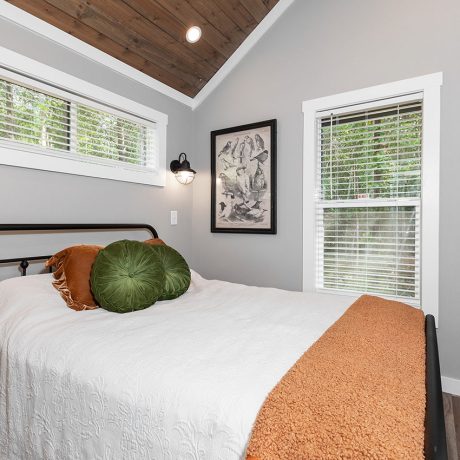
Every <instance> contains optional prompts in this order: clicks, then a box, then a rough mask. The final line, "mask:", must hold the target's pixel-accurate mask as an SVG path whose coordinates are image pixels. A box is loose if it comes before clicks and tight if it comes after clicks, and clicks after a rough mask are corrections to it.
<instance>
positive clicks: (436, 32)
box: [192, 0, 460, 378]
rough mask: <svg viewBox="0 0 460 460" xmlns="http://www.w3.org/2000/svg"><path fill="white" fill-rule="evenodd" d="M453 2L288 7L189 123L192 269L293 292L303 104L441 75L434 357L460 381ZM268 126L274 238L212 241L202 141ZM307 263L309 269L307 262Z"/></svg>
mask: <svg viewBox="0 0 460 460" xmlns="http://www.w3.org/2000/svg"><path fill="white" fill-rule="evenodd" d="M459 21H460V2H458V0H441V1H439V0H404V1H401V0H387V1H385V2H378V1H376V0H371V1H364V0H348V1H346V2H345V1H341V0H322V1H314V0H309V1H306V0H296V2H295V3H294V4H293V5H292V6H291V7H290V8H289V9H288V10H287V11H286V12H285V13H284V15H283V16H282V17H281V18H280V19H279V21H278V22H277V23H276V24H275V25H274V26H273V27H272V28H271V29H270V30H269V31H268V33H267V34H266V35H265V36H264V37H263V38H262V40H261V41H259V43H258V44H257V45H256V46H255V47H254V48H253V49H252V50H251V51H250V53H249V54H248V55H247V56H246V57H245V58H244V60H243V61H242V62H241V63H240V64H239V65H238V66H237V68H236V69H235V70H234V71H233V72H232V73H231V74H230V75H229V77H227V78H226V80H225V81H224V82H223V83H222V84H221V85H220V86H219V87H218V88H217V89H216V90H215V91H214V92H213V93H212V94H211V96H210V97H209V98H208V99H206V101H205V102H204V103H203V104H202V105H201V106H200V107H199V108H198V109H197V111H196V114H195V126H196V127H195V130H196V133H197V134H196V145H195V155H194V161H193V166H194V167H197V168H198V175H197V179H196V180H195V184H194V187H195V188H194V197H193V242H194V243H193V244H194V246H195V247H196V248H199V250H197V251H195V252H194V254H193V259H192V260H193V265H194V267H195V268H196V269H197V270H198V271H199V272H201V273H202V274H203V275H204V276H206V277H211V278H214V277H215V278H222V279H226V280H229V281H236V282H244V283H248V284H255V285H260V286H266V285H270V286H276V287H279V288H284V289H292V290H300V289H301V277H302V174H301V166H302V136H303V132H302V113H301V102H302V101H303V100H307V99H312V98H316V97H321V96H327V95H331V94H335V93H338V92H342V91H348V90H353V89H358V88H362V87H367V86H372V85H376V84H380V83H385V82H391V81H395V80H400V79H403V78H410V77H415V76H418V75H423V74H427V73H432V72H437V71H443V72H444V86H443V88H442V146H441V148H442V158H441V222H440V224H441V239H440V261H441V272H440V287H441V292H440V328H439V335H440V347H441V361H442V362H441V364H442V370H443V375H446V376H451V377H455V378H460V359H459V358H458V350H460V334H459V333H458V331H459V329H460V307H459V300H458V299H459V298H460V283H459V282H458V279H457V278H458V274H459V259H460V249H459V246H458V244H457V233H458V232H457V228H458V227H459V226H460V218H459V217H458V213H457V212H456V208H453V209H452V208H449V206H452V205H454V206H455V204H456V203H457V202H458V199H459V196H460V193H459V189H458V171H460V155H459V154H458V140H457V131H458V129H457V127H456V123H457V121H456V119H457V117H456V113H457V112H458V101H459V100H460V84H459V82H460V59H459V58H458V57H459V44H460V22H459ZM268 118H277V119H278V123H279V131H278V165H279V166H278V216H279V217H278V234H277V235H276V236H269V235H225V234H211V233H210V231H209V225H210V224H209V221H210V197H209V190H210V153H209V152H210V147H209V132H210V131H211V130H214V129H219V128H225V127H229V126H234V125H239V124H243V123H249V122H255V121H260V120H264V119H268ZM313 257H314V255H313V254H312V263H313V260H314V259H313Z"/></svg>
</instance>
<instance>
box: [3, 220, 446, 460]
mask: <svg viewBox="0 0 460 460" xmlns="http://www.w3.org/2000/svg"><path fill="white" fill-rule="evenodd" d="M130 229H131V230H132V229H136V230H147V231H149V232H150V233H151V234H152V236H153V237H154V238H158V233H157V231H156V230H155V229H154V228H153V227H152V226H151V225H148V224H0V233H17V232H53V231H57V232H60V231H72V230H98V231H104V230H130ZM50 257H51V256H50V255H46V256H23V257H17V258H12V259H0V264H14V263H19V268H20V271H21V275H22V276H26V274H27V268H28V266H29V262H30V261H36V260H46V259H49V258H50ZM425 337H426V379H425V384H426V413H425V458H426V459H427V460H447V443H446V428H445V424H444V408H443V400H442V387H441V372H440V368H439V354H438V341H437V337H436V325H435V319H434V316H433V315H426V317H425Z"/></svg>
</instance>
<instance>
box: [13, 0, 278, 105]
mask: <svg viewBox="0 0 460 460" xmlns="http://www.w3.org/2000/svg"><path fill="white" fill-rule="evenodd" d="M7 1H8V2H9V3H11V4H13V5H15V6H17V7H19V8H21V9H23V10H25V11H27V12H28V13H31V14H33V15H34V16H36V17H38V18H40V19H43V20H44V21H46V22H48V23H50V24H52V25H54V26H56V27H58V28H59V29H61V30H63V31H64V32H67V33H69V34H71V35H73V36H75V37H77V38H79V39H81V40H83V41H85V42H86V43H89V44H90V45H93V46H94V47H96V48H98V49H100V50H101V51H104V52H106V53H107V54H110V55H111V56H113V57H115V58H117V59H119V60H120V61H123V62H124V63H126V64H128V65H130V66H132V67H134V68H136V69H138V70H140V71H141V72H143V73H145V74H147V75H149V76H151V77H153V78H156V79H157V80H159V81H161V82H163V83H165V84H166V85H168V86H171V87H173V88H175V89H176V90H178V91H180V92H181V93H183V94H186V95H187V96H191V97H194V96H195V95H196V94H197V93H198V92H199V91H200V90H201V88H203V86H204V85H205V84H206V83H207V82H208V81H209V80H210V79H211V77H212V76H213V75H214V74H215V73H216V72H217V71H218V70H219V69H220V67H221V66H222V65H223V64H224V63H225V61H226V60H227V59H228V58H229V57H230V56H231V55H232V54H233V53H234V51H235V50H236V49H237V48H238V46H239V45H240V44H241V43H242V42H243V40H244V39H245V38H246V37H247V36H248V35H249V34H250V33H251V32H252V31H253V30H254V28H255V27H256V26H257V24H259V22H260V21H262V19H263V18H264V17H265V16H266V14H267V13H268V12H269V11H270V10H271V9H272V8H273V7H274V6H275V5H276V3H278V0H7ZM193 25H196V26H199V27H200V28H201V29H202V32H203V35H202V38H201V40H199V41H198V42H197V43H194V44H190V43H188V42H187V41H186V40H185V33H186V31H187V29H188V28H189V27H191V26H193Z"/></svg>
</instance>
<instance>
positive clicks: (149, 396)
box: [0, 273, 354, 460]
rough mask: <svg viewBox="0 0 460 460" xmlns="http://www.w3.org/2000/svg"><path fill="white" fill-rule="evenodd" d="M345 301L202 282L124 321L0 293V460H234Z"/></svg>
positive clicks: (47, 292)
mask: <svg viewBox="0 0 460 460" xmlns="http://www.w3.org/2000/svg"><path fill="white" fill-rule="evenodd" d="M353 300H354V299H353V298H350V297H342V296H332V295H321V294H307V293H298V292H288V291H282V290H278V289H268V288H256V287H248V286H243V285H240V284H232V283H226V282H222V281H207V280H205V279H203V278H202V277H200V276H199V275H198V274H196V273H193V276H192V284H191V287H190V289H189V291H188V292H187V293H186V294H185V295H183V296H182V297H180V298H179V299H176V300H173V301H164V302H158V303H157V304H155V305H154V306H153V307H151V308H148V309H146V310H143V311H139V312H134V313H127V314H124V315H120V314H115V313H110V312H107V311H105V310H103V309H98V310H93V311H84V312H75V311H73V310H71V309H69V308H67V307H66V305H65V303H64V301H63V300H62V299H61V297H60V296H59V294H58V292H57V291H56V290H55V289H54V288H53V287H52V285H51V275H36V276H29V277H26V278H14V279H10V280H6V281H3V282H1V283H0V458H1V459H2V460H16V459H21V460H29V459H30V460H39V459H56V460H67V459H69V460H78V459H88V460H99V459H101V460H102V459H104V460H109V459H117V460H118V459H120V460H129V459H132V460H142V459H169V460H178V459H184V460H185V459H187V460H188V459H200V460H203V459H209V460H219V459H239V458H242V457H243V456H244V451H245V447H246V444H247V442H248V440H249V436H250V433H251V428H252V425H253V423H254V420H255V418H256V415H257V413H258V410H259V409H260V407H261V405H262V403H263V401H264V399H265V397H266V396H267V394H268V393H269V392H270V390H271V389H272V388H273V386H274V385H275V384H276V383H277V382H278V381H279V380H280V379H281V377H282V376H283V375H284V374H285V372H286V371H287V370H288V369H289V368H290V367H291V366H292V365H293V364H294V362H295V361H296V360H297V359H298V358H299V357H300V356H301V355H302V353H303V352H304V351H305V350H306V349H307V348H308V347H309V346H310V345H311V344H312V343H313V342H314V341H316V340H317V339H318V338H319V337H320V336H321V334H322V333H323V332H324V331H325V330H326V329H327V328H328V327H329V326H330V325H331V324H332V323H333V322H334V321H336V320H337V319H338V318H339V317H340V316H341V314H342V313H343V312H344V311H345V309H346V308H347V307H348V306H349V305H350V304H351V303H352V302H353Z"/></svg>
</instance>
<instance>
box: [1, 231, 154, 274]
mask: <svg viewBox="0 0 460 460" xmlns="http://www.w3.org/2000/svg"><path fill="white" fill-rule="evenodd" d="M130 229H131V230H148V231H149V232H150V233H151V234H152V236H153V237H154V238H158V233H157V231H156V230H155V229H154V228H153V227H152V226H151V225H149V224H0V232H46V231H63V230H130ZM50 257H51V256H50V255H46V256H26V257H17V258H13V259H0V264H11V263H15V262H19V266H20V268H21V274H22V276H25V275H26V273H27V267H28V266H29V262H30V261H31V260H46V259H49V258H50Z"/></svg>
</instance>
